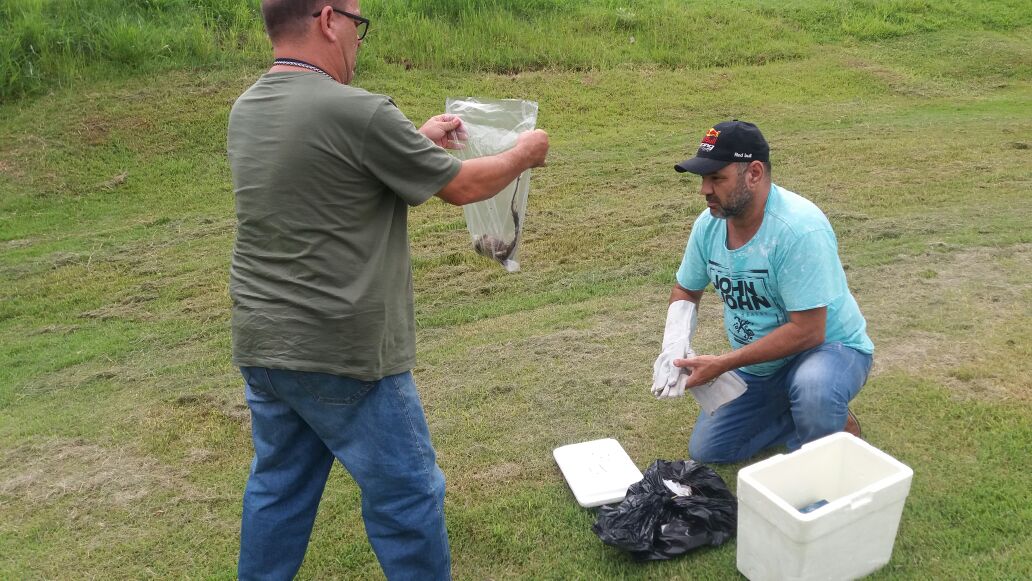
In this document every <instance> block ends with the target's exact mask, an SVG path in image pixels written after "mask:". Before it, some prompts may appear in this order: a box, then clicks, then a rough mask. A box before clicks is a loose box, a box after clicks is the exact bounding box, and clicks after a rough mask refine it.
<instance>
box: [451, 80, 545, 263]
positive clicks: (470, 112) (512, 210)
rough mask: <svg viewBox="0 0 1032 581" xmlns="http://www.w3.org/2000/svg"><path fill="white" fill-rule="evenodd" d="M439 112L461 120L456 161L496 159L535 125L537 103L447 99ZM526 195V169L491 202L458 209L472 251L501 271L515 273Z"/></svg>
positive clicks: (528, 188) (467, 98)
mask: <svg viewBox="0 0 1032 581" xmlns="http://www.w3.org/2000/svg"><path fill="white" fill-rule="evenodd" d="M445 111H446V112H447V113H450V114H452V115H458V116H459V117H460V118H462V124H463V127H464V128H465V130H466V134H467V135H468V139H467V141H466V144H465V148H463V149H461V150H459V151H457V152H454V153H455V155H456V156H457V157H459V158H460V159H464V160H465V159H473V158H476V157H483V156H486V155H496V154H499V153H501V152H503V151H506V150H508V149H511V148H512V147H513V146H514V145H516V138H517V137H518V136H519V134H520V133H523V132H524V131H531V130H533V129H534V125H535V124H536V123H537V112H538V106H537V103H534V102H532V101H523V100H520V99H480V98H475V97H465V98H449V99H448V100H447V102H446V103H445ZM529 195H530V170H529V169H528V170H526V171H524V172H523V173H521V174H520V175H519V176H518V177H517V178H516V179H515V180H513V181H512V182H510V183H509V184H508V185H506V186H505V187H504V188H502V190H501V191H500V192H498V193H497V194H495V195H494V196H493V197H492V198H489V199H487V200H483V201H480V202H476V203H473V204H467V205H465V206H463V208H462V209H463V213H464V214H465V216H466V228H467V230H469V235H470V239H471V241H472V244H473V250H474V251H476V252H477V254H480V255H482V256H486V257H487V258H490V259H492V260H496V261H498V263H499V264H501V265H502V266H503V267H504V268H505V269H506V270H507V271H509V272H515V271H517V270H519V269H520V263H519V260H518V258H517V253H518V251H519V243H520V234H521V232H522V231H523V226H524V219H525V217H526V214H527V198H528V197H529Z"/></svg>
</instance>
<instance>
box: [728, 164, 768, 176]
mask: <svg viewBox="0 0 1032 581" xmlns="http://www.w3.org/2000/svg"><path fill="white" fill-rule="evenodd" d="M751 163H752V162H751V161H737V162H735V164H736V165H737V166H738V175H742V174H744V173H745V168H747V167H749V164H751ZM760 163H762V164H763V169H764V170H766V172H767V177H771V172H770V170H771V165H770V162H769V161H761V162H760Z"/></svg>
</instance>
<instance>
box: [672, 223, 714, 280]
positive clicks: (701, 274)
mask: <svg viewBox="0 0 1032 581" xmlns="http://www.w3.org/2000/svg"><path fill="white" fill-rule="evenodd" d="M700 221H701V220H696V221H695V224H694V225H693V226H692V233H691V234H690V235H689V236H688V244H687V246H685V248H684V257H682V258H681V266H680V267H679V268H678V269H677V274H676V278H677V284H679V285H681V288H683V289H685V290H690V291H700V290H702V289H704V288H706V285H707V284H709V274H708V273H707V271H706V255H705V252H703V234H702V228H700V227H699V222H700Z"/></svg>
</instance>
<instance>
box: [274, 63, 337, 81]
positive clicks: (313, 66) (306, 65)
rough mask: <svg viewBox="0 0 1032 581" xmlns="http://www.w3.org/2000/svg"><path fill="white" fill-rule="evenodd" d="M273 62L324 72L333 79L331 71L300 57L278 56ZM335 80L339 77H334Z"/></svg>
mask: <svg viewBox="0 0 1032 581" xmlns="http://www.w3.org/2000/svg"><path fill="white" fill-rule="evenodd" d="M272 64H273V66H275V65H287V66H290V67H300V68H302V69H307V70H309V71H312V72H313V73H322V74H324V75H326V76H327V77H330V78H331V79H333V75H331V74H330V73H327V72H326V71H324V70H322V69H320V68H319V67H317V66H315V65H313V64H312V63H306V62H305V61H303V60H300V59H295V58H278V59H276V60H274V61H272ZM333 80H334V81H336V80H337V79H333Z"/></svg>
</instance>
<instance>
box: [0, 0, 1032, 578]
mask: <svg viewBox="0 0 1032 581" xmlns="http://www.w3.org/2000/svg"><path fill="white" fill-rule="evenodd" d="M194 4H196V3H194ZM624 4H625V3H620V4H617V3H610V2H604V1H595V2H589V1H582V2H558V1H548V0H538V1H536V2H503V1H501V0H499V1H497V2H493V3H488V2H472V1H470V2H461V1H455V2H445V1H443V0H441V1H438V2H433V1H431V0H425V1H423V2H415V1H412V2H408V3H405V4H404V8H403V7H401V3H388V2H374V1H373V0H368V1H367V2H365V3H364V4H363V12H364V13H365V14H367V15H369V16H371V17H372V18H373V28H372V29H371V32H370V37H369V42H368V43H366V44H365V45H364V47H363V55H362V59H363V60H362V67H360V72H359V76H358V79H357V80H356V83H357V84H359V85H360V86H363V87H365V88H367V89H370V90H374V91H378V92H384V93H388V94H390V95H392V96H393V97H394V98H395V100H396V101H397V103H398V104H399V106H400V107H401V108H402V110H403V111H405V113H406V114H408V115H409V116H410V117H412V118H413V119H416V120H422V119H424V118H426V117H428V116H430V115H432V114H434V113H437V112H440V110H441V109H442V107H443V104H444V100H445V98H446V97H448V96H454V95H469V94H473V95H484V96H497V97H523V98H530V99H534V100H536V101H538V102H539V104H540V111H541V113H540V118H539V125H540V126H541V127H542V128H544V129H546V130H548V131H549V133H550V135H551V138H552V150H551V153H550V156H549V165H548V167H546V168H543V169H541V170H536V171H535V172H534V176H533V181H532V190H533V191H532V194H531V199H530V206H529V214H528V219H527V230H526V236H525V238H524V245H523V246H522V247H521V262H522V265H523V270H522V271H521V272H520V273H518V274H506V273H504V272H503V271H502V270H501V269H500V268H498V267H497V265H495V264H493V263H489V262H487V261H485V260H482V259H481V258H479V257H477V256H476V255H475V254H473V253H472V251H471V250H470V249H469V240H468V235H467V234H466V232H465V226H464V223H463V220H462V214H461V211H460V210H457V209H455V208H453V207H450V206H447V205H446V204H443V203H440V202H437V201H432V202H430V203H428V204H426V205H425V206H423V207H420V208H417V209H414V210H413V211H412V212H411V222H412V223H411V238H412V247H413V267H414V272H415V284H416V309H417V322H418V325H419V331H418V351H419V366H418V367H417V369H416V370H415V373H416V378H417V382H418V384H419V386H420V391H421V396H422V398H423V402H424V404H425V407H426V410H427V416H428V420H429V422H430V425H431V432H432V434H433V438H434V443H435V446H436V448H437V450H438V454H439V461H440V463H441V466H442V468H443V469H444V471H445V473H446V475H447V477H448V482H449V492H448V497H447V516H448V526H449V531H450V535H451V539H452V546H453V553H454V567H455V575H456V577H457V578H459V579H510V578H521V579H597V578H628V579H652V578H672V579H677V578H681V579H688V578H702V579H725V578H729V577H733V576H734V575H735V574H736V573H735V545H734V543H729V544H728V545H725V546H723V547H720V548H716V549H709V550H703V551H698V552H696V553H693V554H691V555H689V556H686V557H684V558H681V559H678V560H675V561H672V562H666V563H652V564H644V565H643V564H637V563H634V562H632V561H630V560H629V559H628V558H627V557H626V556H625V555H623V554H621V553H619V552H617V551H615V550H612V549H610V548H608V547H605V546H603V545H602V544H601V543H600V542H599V541H598V539H597V538H596V537H595V536H594V535H593V534H592V533H591V531H590V525H591V523H592V522H593V519H594V513H593V511H590V510H584V509H581V508H579V507H578V506H577V505H576V503H575V501H574V499H573V497H572V495H571V494H570V492H569V490H568V489H567V487H566V484H565V483H564V481H563V479H562V477H561V475H560V474H559V472H558V469H557V468H556V467H555V465H554V462H553V460H552V456H551V450H552V449H553V448H555V447H556V446H559V445H562V444H567V443H572V442H577V441H583V440H588V439H594V438H601V437H615V438H617V439H618V440H619V441H620V442H621V443H622V444H623V446H624V447H625V448H626V449H627V450H628V452H629V453H630V455H631V457H632V458H634V459H635V461H636V463H637V464H638V465H639V466H640V467H641V468H644V467H645V466H647V465H648V464H649V463H650V462H651V461H652V460H654V459H656V458H667V459H676V458H684V457H685V456H686V454H687V450H686V444H687V439H688V436H689V435H690V433H691V428H692V424H693V421H692V418H693V416H694V414H695V413H697V407H696V406H695V404H694V403H693V402H692V401H690V400H683V401H677V402H659V401H656V400H654V399H653V398H652V397H651V396H650V394H649V393H648V392H647V388H648V382H649V370H650V369H651V363H652V360H653V358H654V357H655V355H656V350H657V349H658V342H659V339H660V337H659V334H660V333H661V332H662V331H661V330H662V316H663V313H664V308H663V304H664V302H665V298H666V296H667V293H668V292H669V288H670V285H671V284H672V282H673V278H672V276H673V270H674V269H675V268H676V266H677V263H678V260H679V258H680V254H681V252H682V250H683V246H684V242H685V239H686V237H687V234H688V229H689V226H690V223H691V220H692V219H693V218H694V216H695V215H697V214H698V212H700V211H701V210H702V209H703V204H702V202H701V199H700V197H699V196H698V194H697V190H698V182H697V181H692V180H691V179H688V178H685V177H684V176H681V175H679V174H676V173H674V172H673V171H672V165H673V164H674V163H675V162H677V161H680V160H681V159H683V158H684V157H685V156H686V155H688V154H689V153H690V152H691V151H693V150H694V145H695V144H696V143H697V142H698V139H699V136H700V135H701V134H702V132H704V131H705V129H706V128H708V127H709V126H711V124H712V123H714V122H715V121H717V120H720V119H726V118H729V117H732V116H738V117H741V118H743V119H749V120H753V121H756V122H757V123H759V125H760V126H761V127H762V128H763V130H764V133H765V134H766V135H767V137H768V139H769V140H770V141H771V145H772V150H773V156H774V174H775V180H776V181H777V182H778V183H779V184H780V185H783V186H785V187H788V188H790V189H793V190H795V191H798V192H799V193H801V194H803V195H805V196H807V197H809V198H811V199H813V200H815V201H816V202H817V203H818V204H819V205H820V206H821V207H822V208H823V209H824V210H825V211H826V212H827V214H828V215H829V217H830V218H831V220H832V222H833V224H834V225H835V227H836V231H837V233H838V236H839V240H840V249H841V253H842V257H843V260H844V262H845V264H846V266H847V268H848V271H847V272H848V275H849V277H850V285H851V287H852V288H853V290H854V293H855V294H856V296H857V299H858V301H859V303H860V305H861V308H862V309H863V311H864V314H865V315H866V317H867V319H868V321H869V325H870V332H871V334H872V337H873V339H874V341H875V343H876V345H877V353H876V358H875V360H876V363H875V369H874V372H873V374H872V378H871V380H870V382H869V383H868V385H867V386H866V387H865V388H864V390H863V391H862V392H861V394H860V396H859V398H858V399H857V400H856V402H855V404H854V408H855V410H856V411H857V413H858V414H859V416H860V419H861V421H862V422H863V426H864V429H865V432H866V436H867V439H868V440H869V441H870V442H871V443H872V444H874V445H876V446H878V447H879V448H881V449H883V450H885V451H887V452H888V453H890V454H892V455H893V456H895V457H897V458H899V459H900V460H902V461H903V462H905V463H907V464H908V465H910V466H911V467H912V468H913V469H914V472H915V477H914V484H913V488H912V491H911V494H910V497H909V498H908V500H907V505H906V509H905V511H904V514H903V521H902V524H901V528H900V532H899V536H898V540H897V544H896V549H895V553H894V555H893V560H892V562H891V563H890V564H889V565H888V566H887V567H886V568H885V569H883V570H882V571H880V572H879V573H877V574H876V578H882V579H897V578H903V579H939V578H943V579H1025V578H1029V577H1032V565H1030V563H1032V540H1030V537H1029V535H1028V533H1027V531H1028V530H1030V528H1032V508H1030V507H1032V493H1030V492H1029V491H1030V490H1032V470H1030V468H1032V466H1030V464H1029V460H1028V449H1029V447H1030V446H1032V431H1030V426H1032V411H1030V409H1032V408H1030V405H1029V404H1030V399H1029V397H1030V396H1029V394H1030V393H1032V383H1030V380H1029V379H1028V374H1027V372H1026V370H1025V367H1027V362H1028V361H1029V360H1030V359H1032V341H1030V340H1029V338H1028V333H1027V332H1026V330H1027V329H1028V328H1029V326H1030V325H1032V312H1030V311H1029V309H1028V308H1027V306H1026V305H1028V304H1029V301H1030V300H1032V284H1030V283H1029V280H1032V234H1030V231H1029V229H1028V223H1029V217H1030V216H1032V195H1030V194H1032V182H1030V180H1029V175H1030V168H1032V153H1030V152H1032V150H1030V149H1029V147H1030V146H1032V120H1030V118H1029V116H1028V114H1027V113H1028V103H1029V102H1032V83H1030V79H1032V42H1030V41H1029V40H1028V39H1029V38H1032V35H1030V32H1032V29H1030V23H1029V18H1030V16H1029V13H1028V11H1027V10H1023V9H1022V6H1023V4H1022V3H1020V2H1005V1H1000V2H985V3H975V2H963V1H961V2H954V3H950V4H943V3H932V2H867V3H846V2H831V1H825V2H816V3H804V2H759V3H745V2H732V3H730V4H728V5H727V6H726V7H724V8H722V9H721V10H720V11H717V10H716V9H715V8H710V7H708V5H706V4H704V3H674V2H660V1H655V2H641V3H635V7H634V8H632V9H630V10H628V9H621V6H624ZM183 5H184V4H183V3H182V2H178V1H175V0H167V1H165V2H143V1H141V2H133V3H114V2H101V1H100V0H94V1H93V2H85V1H81V2H71V1H69V2H43V1H35V2H30V1H28V0H16V1H15V2H13V3H12V2H8V3H4V4H3V5H2V6H0V46H4V47H9V46H12V44H11V43H12V42H13V41H12V40H11V39H12V38H18V39H23V38H28V36H26V35H30V34H37V35H43V36H33V37H32V38H33V39H35V38H48V39H50V40H49V41H47V43H43V44H40V45H39V46H38V47H37V45H36V44H35V43H34V42H33V43H31V44H32V46H33V47H35V50H36V51H37V53H39V54H40V55H50V56H47V57H46V58H43V56H40V57H39V58H40V59H41V60H39V61H38V62H39V63H50V64H48V65H46V66H42V65H38V66H37V65H34V66H35V67H36V68H35V69H34V70H36V71H46V74H43V75H42V76H40V77H39V78H38V79H36V80H35V81H33V82H34V83H38V84H32V83H28V84H25V82H21V83H22V84H11V83H10V81H9V79H10V78H11V77H10V70H11V69H10V68H9V67H8V66H7V65H5V64H3V63H4V61H3V58H0V71H2V73H3V75H2V78H3V79H7V80H5V81H4V83H7V84H3V85H0V96H2V97H4V98H5V101H4V102H3V103H2V104H0V119H2V120H3V122H2V123H0V554H3V555H4V559H0V578H18V579H21V578H67V577H76V578H79V577H84V578H90V577H103V578H141V577H163V578H164V577H187V578H232V576H233V574H234V571H235V569H234V567H235V555H236V553H235V551H236V543H237V536H236V535H237V530H238V526H239V525H238V519H239V515H240V496H241V492H242V490H243V483H244V480H245V478H246V471H247V466H248V462H249V460H250V454H251V444H250V436H249V431H248V424H247V411H246V408H245V407H244V406H243V397H242V393H241V386H240V379H239V375H238V374H237V373H236V372H235V371H234V370H233V369H232V367H231V366H230V364H229V333H228V308H229V301H228V296H227V291H226V280H227V276H228V260H229V253H230V250H231V247H232V241H233V229H234V219H233V200H232V192H231V190H230V185H229V182H230V180H229V173H228V167H227V164H226V162H225V153H224V150H225V123H226V116H227V114H228V110H229V107H230V105H231V103H232V100H233V99H234V98H235V97H236V96H237V95H238V94H239V93H240V92H241V91H243V90H244V89H245V88H246V87H247V86H248V85H249V84H250V83H251V82H253V80H254V78H255V77H256V76H257V75H258V74H259V73H260V71H261V70H262V68H263V66H264V65H263V63H265V62H266V61H267V53H266V52H264V48H262V47H263V46H264V45H263V44H262V42H260V41H261V39H260V37H257V36H254V35H253V33H254V31H255V30H259V29H257V28H255V22H253V21H251V20H248V19H247V18H245V17H244V16H245V15H247V14H252V13H253V12H251V9H249V8H247V6H250V4H247V5H245V4H242V3H237V2H231V1H228V0H227V1H225V2H221V3H217V4H216V3H210V8H209V9H206V10H200V11H191V10H182V9H181V8H182V7H183ZM115 6H118V7H119V8H118V10H119V11H122V12H124V13H125V17H124V21H125V22H127V23H135V24H133V26H137V25H139V26H141V27H143V28H145V29H146V30H148V31H150V32H146V34H153V35H155V36H154V37H153V38H150V40H148V41H147V42H146V43H141V44H139V45H136V46H144V45H146V46H154V45H155V43H158V42H163V43H168V42H169V40H167V39H176V38H179V39H186V38H197V39H199V40H197V44H196V47H195V48H189V47H190V46H191V45H190V44H189V42H187V41H186V40H180V41H177V48H176V50H177V51H183V52H182V53H176V55H178V56H175V55H173V56H169V57H161V58H156V57H153V54H152V53H147V54H144V55H140V56H137V57H133V58H136V59H137V60H135V61H132V62H133V63H134V64H132V65H131V66H126V67H118V66H113V64H114V63H116V62H118V61H117V59H115V57H114V56H112V55H114V54H116V53H115V52H113V50H112V49H108V48H103V49H100V48H98V49H97V50H96V51H95V52H89V51H90V50H93V49H91V48H89V47H86V45H85V44H82V43H86V42H87V40H86V39H90V40H89V42H92V43H93V45H91V46H95V47H101V46H102V45H104V43H105V42H107V43H108V44H114V43H110V42H108V41H105V40H103V39H102V38H93V36H94V31H95V30H96V26H98V24H97V23H98V22H99V21H100V20H102V19H100V18H99V17H98V16H97V15H100V14H112V13H115V12H117V11H116V9H115ZM75 10H79V11H80V12H82V13H84V14H86V15H87V16H84V17H81V18H77V17H75V16H74V14H75ZM5 11H6V12H5ZM90 14H92V16H90ZM11 15H13V17H10V16H11ZM218 15H223V16H218ZM225 15H236V16H232V17H231V16H225ZM9 17H10V18H9ZM220 18H221V19H220ZM233 18H236V20H233ZM227 19H228V20H227ZM750 19H752V20H750ZM108 21H109V22H117V21H118V19H117V18H115V19H108ZM230 21H232V22H230ZM754 21H756V22H758V23H759V24H757V25H756V26H753V24H752V23H753V22H754ZM32 22H37V24H32ZM142 22H148V23H150V24H147V25H146V26H144V25H142V24H140V23H142ZM442 22H447V23H449V27H447V28H442V27H441V23H442ZM451 23H459V24H460V25H461V26H455V25H453V24H451ZM55 24H60V26H54V25H55ZM5 26H9V27H10V28H7V29H4V27H5ZM33 27H35V29H34V28H33ZM148 27H149V28H148ZM435 27H437V29H440V30H446V34H440V35H438V36H432V35H431V34H430V31H432V30H435ZM10 30H15V31H17V34H13V35H12V34H8V32H9V31H10ZM32 30H36V32H32ZM177 30H178V32H177ZM750 30H752V31H755V36H754V37H750V41H749V42H741V41H740V39H741V36H742V35H743V34H744V33H745V32H747V31H750ZM56 31H64V32H63V34H64V35H65V36H64V37H65V38H68V39H80V40H77V41H76V42H79V43H80V44H78V45H75V46H76V49H75V50H69V51H65V52H61V50H59V49H60V46H63V45H59V44H58V43H56V41H55V40H54V39H57V38H59V37H60V35H59V34H57V32H56ZM220 31H221V32H220ZM227 31H235V32H227ZM706 31H709V32H707V33H706V34H705V35H703V33H704V32H706ZM545 32H547V34H546V33H545ZM140 34H144V33H143V32H141V33H140ZM176 34H180V35H183V36H181V37H180V36H175V35H176ZM47 35H51V36H47ZM170 35H171V36H170ZM233 35H236V36H233ZM116 36H118V34H116ZM630 36H634V37H635V39H636V42H635V43H634V44H630V43H629V41H628V42H627V43H624V42H623V40H622V39H624V38H627V39H629V37H630ZM227 38H235V39H236V40H235V41H232V42H231V41H229V40H226V39H227ZM504 38H510V39H512V40H511V42H509V44H506V42H503V40H504ZM163 39H164V40H163ZM240 39H244V40H245V41H246V42H241V41H240ZM617 39H620V41H619V42H617ZM5 43H7V44H5ZM20 43H22V41H21V40H19V41H18V42H17V43H15V44H17V46H22V44H20ZM227 43H229V44H227ZM230 45H233V46H234V47H235V46H238V45H241V46H240V48H239V49H236V48H234V50H233V51H228V50H226V47H227V46H230ZM731 45H735V46H736V48H733V49H728V47H731ZM44 46H46V47H49V48H47V49H46V50H44V49H43V48H41V47H44ZM104 46H106V45H104ZM157 46H160V45H157ZM84 47H85V48H84ZM420 47H426V50H420ZM484 47H488V48H484ZM478 49H479V50H478ZM3 50H7V49H6V48H5V49H3ZM19 50H20V49H19ZM62 50H63V49H62ZM48 51H49V52H48ZM189 51H194V52H189ZM736 51H737V52H736ZM30 53H31V51H30ZM80 53H82V55H81V58H82V60H75V59H78V58H80ZM10 54H15V53H11V52H2V51H0V55H10ZM16 54H20V55H24V54H25V53H24V52H21V53H16ZM87 57H89V58H87ZM19 58H20V57H19ZM47 59H49V60H47ZM406 59H408V60H409V62H410V63H411V65H412V66H411V67H410V68H409V69H406V68H405V66H403V65H404V61H405V60H406ZM420 59H422V60H420ZM130 60H131V59H130ZM87 61H89V62H87ZM33 62H37V61H33ZM80 65H81V67H80ZM366 65H368V66H366ZM19 70H22V69H19ZM7 97H16V98H12V99H7ZM719 317H720V312H719V309H718V304H717V301H716V300H714V299H713V298H712V297H707V298H706V300H704V303H703V308H702V316H701V320H702V326H701V329H700V335H699V338H698V340H697V345H696V347H697V348H698V349H699V350H700V351H706V352H718V351H721V350H723V349H726V348H727V346H726V341H725V339H724V338H723V333H722V329H721V328H720V325H719V323H718V321H719ZM738 468H740V466H724V467H718V472H719V473H720V474H721V475H722V476H723V477H724V478H725V479H726V480H727V481H728V482H729V483H730V484H731V485H732V486H734V483H735V475H736V473H737V470H738ZM358 507H359V505H358V494H357V490H356V488H355V486H354V484H353V483H352V482H351V480H350V478H349V477H348V476H347V475H346V474H345V473H343V471H340V470H336V469H335V471H334V473H333V475H332V477H331V482H330V484H329V486H328V487H327V493H326V497H325V499H324V502H323V504H322V506H321V509H320V514H319V517H318V520H317V523H316V529H315V533H314V535H313V541H312V545H311V547H310V549H309V553H308V558H307V560H306V562H305V565H304V568H303V569H302V572H301V576H302V577H303V578H320V579H322V578H344V577H351V578H355V577H357V578H374V579H375V578H378V577H379V575H380V573H379V570H378V567H377V565H376V562H375V558H374V556H373V554H372V552H371V551H370V549H369V548H368V545H367V543H366V541H365V537H364V532H363V530H362V528H361V525H360V520H359V515H358V511H359V508H358Z"/></svg>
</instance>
